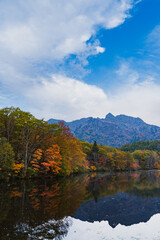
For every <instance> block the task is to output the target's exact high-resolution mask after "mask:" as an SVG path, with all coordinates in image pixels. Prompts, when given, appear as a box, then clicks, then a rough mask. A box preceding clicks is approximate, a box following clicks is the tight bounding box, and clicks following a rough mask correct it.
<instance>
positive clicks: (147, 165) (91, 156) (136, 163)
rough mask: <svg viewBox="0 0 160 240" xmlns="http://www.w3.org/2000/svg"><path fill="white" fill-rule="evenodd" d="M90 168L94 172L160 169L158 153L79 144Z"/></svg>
mask: <svg viewBox="0 0 160 240" xmlns="http://www.w3.org/2000/svg"><path fill="white" fill-rule="evenodd" d="M81 143H82V146H83V151H84V152H85V154H86V155H87V160H88V161H89V163H90V168H91V169H92V170H94V171H106V170H107V171H126V170H127V171H128V170H139V169H145V170H149V169H160V152H158V151H150V150H136V151H134V152H129V151H122V150H121V149H117V148H113V147H108V146H101V145H97V143H96V142H94V144H90V143H86V142H81Z"/></svg>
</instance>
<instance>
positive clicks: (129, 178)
mask: <svg viewBox="0 0 160 240" xmlns="http://www.w3.org/2000/svg"><path fill="white" fill-rule="evenodd" d="M0 189H1V191H0V226H1V228H0V230H1V239H2V240H3V239H4V240H5V239H11V240H12V239H16V240H19V239H24V240H25V239H62V238H63V237H64V236H65V235H67V233H68V230H69V226H70V225H71V224H72V221H71V218H67V217H68V216H72V217H75V218H77V219H81V220H85V221H89V222H93V221H95V220H98V221H102V220H107V221H109V224H110V225H111V226H112V227H115V226H116V225H117V224H118V223H121V224H124V225H127V224H128V225H131V224H134V223H137V222H139V221H144V222H145V221H147V220H148V219H149V218H150V217H151V216H152V215H153V214H156V213H160V204H159V198H160V171H142V172H133V173H117V174H109V173H103V174H102V173H100V174H92V175H81V176H75V177H70V178H66V179H60V180H58V181H54V182H53V181H49V180H45V181H40V182H39V181H38V182H37V181H32V182H19V183H17V184H15V183H14V184H13V183H11V182H10V183H1V184H0Z"/></svg>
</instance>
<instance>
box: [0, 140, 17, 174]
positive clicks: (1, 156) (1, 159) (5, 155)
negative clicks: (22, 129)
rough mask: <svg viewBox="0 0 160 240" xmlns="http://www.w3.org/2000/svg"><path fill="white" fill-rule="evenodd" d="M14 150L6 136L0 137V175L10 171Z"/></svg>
mask: <svg viewBox="0 0 160 240" xmlns="http://www.w3.org/2000/svg"><path fill="white" fill-rule="evenodd" d="M14 161H15V159H14V152H13V148H12V146H11V145H10V143H8V142H7V139H6V138H4V137H3V138H0V176H1V177H7V176H10V175H11V173H12V168H13V164H14Z"/></svg>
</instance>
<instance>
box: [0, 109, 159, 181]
mask: <svg viewBox="0 0 160 240" xmlns="http://www.w3.org/2000/svg"><path fill="white" fill-rule="evenodd" d="M136 144H137V145H138V146H139V147H137V148H136V147H134V148H133V147H130V146H129V145H127V146H124V147H122V148H121V149H117V148H112V147H109V146H101V145H98V144H97V143H96V139H95V142H94V143H93V144H90V143H87V142H82V141H80V140H79V139H77V138H75V137H74V135H73V134H72V133H71V131H70V129H69V127H68V126H67V125H66V124H65V123H64V122H59V124H49V123H48V122H46V121H44V120H39V119H37V118H35V117H34V116H33V115H32V114H30V113H28V112H24V111H22V110H20V109H19V108H14V107H11V108H3V109H1V110H0V178H3V179H7V178H8V179H9V178H14V177H20V178H24V177H26V178H37V177H54V176H68V175H71V174H75V173H81V172H94V171H110V172H113V171H126V170H127V171H128V170H138V169H160V151H159V149H158V148H152V147H148V148H147V147H144V146H146V142H144V144H142V143H136ZM140 144H141V145H143V147H140V146H141V145H140ZM156 144H157V146H160V141H156ZM137 145H136V146H137ZM148 145H149V146H152V145H154V146H155V144H153V143H152V144H151V143H149V142H148ZM148 145H147V146H148ZM131 149H132V150H133V151H131Z"/></svg>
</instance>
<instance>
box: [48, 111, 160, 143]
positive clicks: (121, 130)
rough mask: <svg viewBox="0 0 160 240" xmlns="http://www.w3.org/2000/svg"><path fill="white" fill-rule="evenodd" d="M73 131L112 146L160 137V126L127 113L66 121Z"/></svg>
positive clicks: (79, 135) (54, 121)
mask: <svg viewBox="0 0 160 240" xmlns="http://www.w3.org/2000/svg"><path fill="white" fill-rule="evenodd" d="M59 121H60V120H56V119H50V120H49V121H48V123H58V122H59ZM66 124H67V125H69V127H70V129H71V131H72V132H73V133H74V134H75V136H76V137H77V138H79V139H80V140H83V141H86V142H89V143H93V142H94V141H97V143H98V144H101V145H108V146H111V147H121V146H122V145H124V144H127V143H132V142H136V141H140V140H143V141H145V140H149V141H152V140H157V139H160V127H157V126H154V125H149V124H147V123H145V122H144V121H143V120H142V119H140V118H134V117H129V116H126V115H118V116H114V115H112V114H111V113H109V114H107V115H106V117H105V118H102V119H101V118H92V117H88V118H82V119H79V120H75V121H72V122H66Z"/></svg>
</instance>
